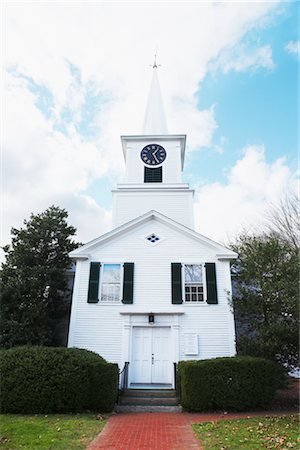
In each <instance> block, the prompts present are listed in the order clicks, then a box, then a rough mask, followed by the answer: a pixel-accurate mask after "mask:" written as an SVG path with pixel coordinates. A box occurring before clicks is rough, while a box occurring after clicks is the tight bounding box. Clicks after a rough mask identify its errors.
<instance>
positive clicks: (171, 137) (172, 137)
mask: <svg viewBox="0 0 300 450" xmlns="http://www.w3.org/2000/svg"><path fill="white" fill-rule="evenodd" d="M129 141H141V142H143V141H144V142H149V141H151V142H153V143H154V144H155V143H156V142H158V143H159V141H160V142H161V141H179V142H180V150H181V168H182V169H183V166H184V155H185V147H186V134H162V135H158V134H155V135H152V134H149V135H134V136H121V143H122V150H123V155H124V160H125V161H126V151H127V142H129Z"/></svg>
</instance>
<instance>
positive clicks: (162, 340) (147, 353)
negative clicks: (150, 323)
mask: <svg viewBox="0 0 300 450" xmlns="http://www.w3.org/2000/svg"><path fill="white" fill-rule="evenodd" d="M170 336H171V333H170V328H168V327H157V328H150V327H133V329H132V361H131V382H132V383H171V356H170V355H171V339H170Z"/></svg>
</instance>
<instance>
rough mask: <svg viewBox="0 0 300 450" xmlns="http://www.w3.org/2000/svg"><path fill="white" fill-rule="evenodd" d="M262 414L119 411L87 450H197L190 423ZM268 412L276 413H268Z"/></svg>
mask: <svg viewBox="0 0 300 450" xmlns="http://www.w3.org/2000/svg"><path fill="white" fill-rule="evenodd" d="M283 414H284V413H283ZM263 415H266V413H264V412H258V413H251V414H249V413H245V414H244V413H241V414H226V415H222V414H187V413H178V414H177V413H123V414H116V415H113V416H111V417H110V419H109V421H108V423H107V424H106V426H105V427H104V429H103V431H102V433H100V434H99V435H98V436H97V437H96V439H95V440H94V441H93V442H92V443H91V444H90V446H89V447H88V450H98V449H111V450H146V449H147V450H194V449H197V450H199V449H201V447H200V445H199V441H198V439H197V438H196V436H195V435H194V433H193V430H192V427H191V424H192V423H199V422H208V421H211V420H220V419H234V418H245V417H250V416H251V417H253V416H263ZM268 415H277V414H276V413H272V412H271V413H270V412H269V414H268Z"/></svg>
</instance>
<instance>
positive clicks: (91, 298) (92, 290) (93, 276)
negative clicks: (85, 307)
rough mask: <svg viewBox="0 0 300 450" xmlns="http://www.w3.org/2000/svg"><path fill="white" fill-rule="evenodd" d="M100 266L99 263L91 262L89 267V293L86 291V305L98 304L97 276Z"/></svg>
mask: <svg viewBox="0 0 300 450" xmlns="http://www.w3.org/2000/svg"><path fill="white" fill-rule="evenodd" d="M100 267H101V264H100V263H99V262H91V265H90V280H89V291H88V299H87V301H88V303H98V302H99V296H98V291H99V275H100Z"/></svg>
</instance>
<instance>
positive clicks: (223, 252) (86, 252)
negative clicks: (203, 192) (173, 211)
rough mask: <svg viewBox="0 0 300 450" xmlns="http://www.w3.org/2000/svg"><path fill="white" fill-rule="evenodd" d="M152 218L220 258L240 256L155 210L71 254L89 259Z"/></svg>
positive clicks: (72, 256)
mask: <svg viewBox="0 0 300 450" xmlns="http://www.w3.org/2000/svg"><path fill="white" fill-rule="evenodd" d="M151 220H157V221H158V222H160V223H163V224H165V225H166V226H169V227H170V228H173V229H174V230H176V231H178V232H180V233H181V234H185V235H186V236H188V237H190V238H192V239H195V240H197V241H198V242H200V243H203V244H206V245H208V246H210V247H211V248H213V249H214V250H215V251H216V256H217V258H218V259H220V260H231V259H236V258H237V256H238V255H237V253H235V252H233V251H232V250H230V249H228V248H226V247H224V246H223V245H221V244H219V243H218V242H215V241H213V240H212V239H209V238H208V237H206V236H203V235H202V234H200V233H197V232H196V231H194V230H192V229H191V228H188V227H186V226H185V225H182V224H181V223H178V222H176V221H175V220H173V219H170V218H169V217H167V216H165V215H163V214H161V213H159V212H157V211H155V210H151V211H148V212H147V213H145V214H143V215H141V216H139V217H137V218H135V219H133V220H130V221H129V222H126V223H124V224H123V225H120V226H119V227H117V228H114V229H113V230H111V231H109V232H108V233H105V234H102V235H101V236H99V237H97V238H96V239H93V240H92V241H90V242H87V243H86V244H84V245H82V246H81V247H79V248H77V249H76V250H73V251H72V252H70V253H69V256H70V257H71V258H74V259H89V258H90V252H91V251H92V250H93V249H94V248H96V247H100V246H101V245H102V244H106V243H107V242H108V241H110V240H113V239H114V238H117V237H120V235H122V234H125V233H127V232H128V231H130V230H133V229H134V228H136V227H137V226H139V225H142V224H144V223H147V222H149V221H151Z"/></svg>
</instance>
